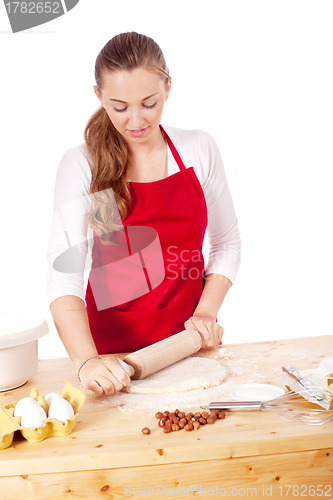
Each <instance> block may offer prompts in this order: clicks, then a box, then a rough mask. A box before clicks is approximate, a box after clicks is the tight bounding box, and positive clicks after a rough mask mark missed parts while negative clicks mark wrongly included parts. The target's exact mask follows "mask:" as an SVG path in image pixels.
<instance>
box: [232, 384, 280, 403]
mask: <svg viewBox="0 0 333 500" xmlns="http://www.w3.org/2000/svg"><path fill="white" fill-rule="evenodd" d="M282 394H285V391H284V390H283V389H281V387H277V386H276V385H269V384H243V385H238V386H237V387H234V388H233V389H232V390H231V391H230V393H229V395H230V397H231V398H232V399H233V400H234V401H269V400H270V399H274V398H277V397H278V396H282Z"/></svg>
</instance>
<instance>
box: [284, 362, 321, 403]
mask: <svg viewBox="0 0 333 500" xmlns="http://www.w3.org/2000/svg"><path fill="white" fill-rule="evenodd" d="M282 370H283V371H285V372H286V373H288V375H290V377H292V378H293V379H295V380H296V381H297V382H298V383H299V384H301V386H303V387H305V389H307V390H308V391H309V393H310V394H311V396H313V397H314V398H315V399H316V400H317V401H322V400H323V398H322V397H321V396H320V395H319V394H318V392H317V391H315V392H312V391H310V389H309V387H310V386H312V385H313V384H312V383H311V382H310V380H307V379H306V378H303V377H301V376H300V374H299V373H298V371H296V370H295V369H294V368H293V367H292V366H290V365H283V366H282Z"/></svg>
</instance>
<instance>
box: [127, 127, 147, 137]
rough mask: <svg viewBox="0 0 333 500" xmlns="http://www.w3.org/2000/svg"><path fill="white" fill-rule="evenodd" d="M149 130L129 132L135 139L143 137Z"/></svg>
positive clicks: (142, 129) (140, 129)
mask: <svg viewBox="0 0 333 500" xmlns="http://www.w3.org/2000/svg"><path fill="white" fill-rule="evenodd" d="M147 128H148V127H146V128H139V129H137V130H128V131H129V133H130V134H131V135H132V136H133V137H141V136H142V135H143V134H144V133H145V132H146V130H147Z"/></svg>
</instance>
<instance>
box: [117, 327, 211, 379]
mask: <svg viewBox="0 0 333 500" xmlns="http://www.w3.org/2000/svg"><path fill="white" fill-rule="evenodd" d="M201 346H202V340H201V335H200V333H199V332H197V330H193V329H191V330H184V331H183V332H180V333H176V334H175V335H172V336H171V337H168V338H166V339H163V340H160V341H159V342H156V344H152V345H150V346H148V347H144V348H143V349H140V350H139V351H136V352H133V353H132V354H128V355H127V356H125V357H124V359H123V361H125V363H127V364H128V365H129V366H130V369H131V378H132V379H133V380H140V379H142V378H145V377H148V375H151V374H152V373H155V372H158V371H159V370H162V369H163V368H166V367H167V366H170V365H173V364H174V363H176V362H177V361H180V360H181V359H184V358H187V356H191V355H192V354H194V353H195V352H198V351H199V350H200V349H201Z"/></svg>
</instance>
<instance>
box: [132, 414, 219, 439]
mask: <svg viewBox="0 0 333 500" xmlns="http://www.w3.org/2000/svg"><path fill="white" fill-rule="evenodd" d="M155 417H156V418H157V419H158V426H159V427H161V428H162V430H163V432H166V433H167V432H176V431H180V430H181V429H185V430H186V431H193V430H195V431H197V430H198V429H200V427H201V426H202V425H206V424H215V421H216V420H217V419H223V418H225V412H224V411H218V410H212V411H211V412H210V413H208V412H206V411H203V412H202V413H200V412H199V411H198V412H196V413H192V412H190V413H188V414H187V415H186V414H185V413H184V412H183V411H179V410H178V409H177V410H175V411H173V412H170V411H164V412H163V413H161V412H160V411H158V412H157V413H156V414H155ZM142 433H143V434H150V429H149V428H148V427H144V428H143V429H142Z"/></svg>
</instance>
